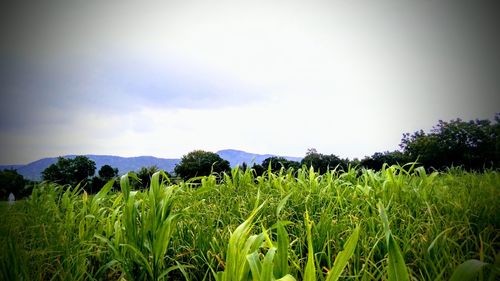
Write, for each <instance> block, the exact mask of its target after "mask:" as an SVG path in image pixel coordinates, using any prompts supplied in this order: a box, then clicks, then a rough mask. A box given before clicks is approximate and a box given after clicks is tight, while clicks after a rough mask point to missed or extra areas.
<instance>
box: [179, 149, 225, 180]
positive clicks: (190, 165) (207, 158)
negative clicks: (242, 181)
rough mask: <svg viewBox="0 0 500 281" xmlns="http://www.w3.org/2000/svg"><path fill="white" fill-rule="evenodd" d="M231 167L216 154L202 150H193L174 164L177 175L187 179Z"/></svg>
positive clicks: (223, 170)
mask: <svg viewBox="0 0 500 281" xmlns="http://www.w3.org/2000/svg"><path fill="white" fill-rule="evenodd" d="M230 169H231V167H230V165H229V162H228V161H227V160H224V159H222V158H221V157H220V156H219V155H218V154H216V153H213V152H208V151H203V150H195V151H192V152H189V153H188V154H186V155H184V156H182V158H181V161H180V162H179V164H177V165H176V166H175V169H174V171H175V173H176V174H177V176H179V177H181V178H183V179H184V180H188V179H190V178H194V177H197V176H208V175H210V173H212V172H213V173H221V172H227V171H229V170H230Z"/></svg>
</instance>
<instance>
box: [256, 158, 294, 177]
mask: <svg viewBox="0 0 500 281" xmlns="http://www.w3.org/2000/svg"><path fill="white" fill-rule="evenodd" d="M262 167H263V168H264V169H266V170H267V169H268V168H269V167H271V171H272V172H273V173H277V172H279V171H280V170H281V168H284V169H285V170H288V169H290V168H292V169H294V170H298V169H299V168H300V163H299V162H297V161H292V160H288V159H286V158H284V157H277V156H272V157H268V158H266V159H264V161H262Z"/></svg>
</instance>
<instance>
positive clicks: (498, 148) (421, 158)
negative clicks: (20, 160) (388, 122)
mask: <svg viewBox="0 0 500 281" xmlns="http://www.w3.org/2000/svg"><path fill="white" fill-rule="evenodd" d="M400 147H401V149H402V150H403V152H404V153H405V154H406V155H407V156H408V157H409V159H410V160H411V161H418V162H419V163H421V164H422V165H423V166H425V167H428V168H431V167H432V168H434V169H439V170H443V169H446V168H449V167H452V166H462V167H464V168H466V169H470V170H482V169H484V168H499V167H500V113H499V114H497V115H496V116H495V122H494V123H492V122H491V121H490V120H471V121H468V122H465V121H462V120H461V119H455V120H451V121H449V122H445V121H441V120H440V121H439V122H438V124H437V125H436V126H434V127H433V128H432V130H431V132H429V133H425V132H424V131H423V130H420V131H417V132H415V133H413V134H408V133H407V134H404V135H403V139H402V140H401V144H400Z"/></svg>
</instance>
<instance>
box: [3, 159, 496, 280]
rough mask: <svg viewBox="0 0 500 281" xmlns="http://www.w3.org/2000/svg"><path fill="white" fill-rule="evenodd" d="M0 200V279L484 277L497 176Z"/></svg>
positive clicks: (398, 174)
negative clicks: (2, 202) (1, 202)
mask: <svg viewBox="0 0 500 281" xmlns="http://www.w3.org/2000/svg"><path fill="white" fill-rule="evenodd" d="M137 180H138V179H137V177H136V176H135V175H134V174H127V175H125V176H123V177H121V180H120V191H117V192H114V191H113V190H112V186H113V184H114V181H113V180H111V181H109V182H108V183H107V184H106V185H105V186H104V187H103V188H102V189H100V191H99V192H98V193H97V194H95V195H88V194H87V193H86V192H84V191H82V189H81V188H79V187H76V188H75V187H73V188H70V187H69V186H61V185H57V184H54V183H42V184H39V185H38V186H36V188H35V189H34V191H33V194H32V196H31V197H30V198H29V199H28V200H25V201H21V202H16V203H15V204H13V205H8V204H6V203H5V204H1V205H0V212H1V213H2V216H1V219H0V220H1V221H0V279H1V280H217V281H229V280H327V281H331V280H450V279H452V280H459V279H460V280H475V279H474V278H479V280H495V278H497V277H498V274H499V266H500V264H499V263H500V254H499V249H500V240H499V239H500V231H499V230H500V215H499V214H500V205H499V204H498V194H499V188H500V187H499V184H498V183H499V182H500V173H498V172H496V171H485V172H482V173H478V172H467V171H465V170H463V169H458V168H454V169H450V170H448V171H447V172H439V173H438V172H433V173H430V174H429V173H427V172H426V170H425V169H423V168H420V167H419V168H415V166H405V167H401V166H397V165H394V166H387V165H384V166H383V167H382V169H381V170H380V171H373V170H359V169H355V168H349V169H347V170H346V171H345V172H341V171H335V170H334V171H332V170H329V171H327V172H325V173H323V172H322V174H319V173H318V172H317V171H314V170H313V169H309V168H307V167H305V166H304V167H303V168H302V169H299V170H298V171H294V170H293V169H289V170H285V169H281V170H280V171H279V172H277V173H268V172H265V173H264V174H263V175H262V176H257V177H256V176H255V175H254V173H253V171H252V170H251V169H246V170H244V171H243V170H239V169H238V168H235V169H233V170H232V171H229V172H228V173H221V174H217V175H215V174H212V175H209V176H206V177H201V178H200V184H199V185H198V187H197V188H192V185H191V183H189V182H187V183H186V182H178V183H175V184H174V183H172V182H171V181H170V178H169V177H168V175H166V174H165V173H163V172H156V173H154V174H153V175H152V177H151V178H150V184H149V188H147V189H140V190H133V189H134V185H133V184H132V183H133V182H134V181H137ZM467 278H469V279H467Z"/></svg>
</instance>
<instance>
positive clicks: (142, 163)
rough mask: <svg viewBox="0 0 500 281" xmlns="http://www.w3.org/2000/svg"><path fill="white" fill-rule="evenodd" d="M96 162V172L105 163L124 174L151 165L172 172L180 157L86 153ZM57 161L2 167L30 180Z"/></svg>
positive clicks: (40, 175) (42, 160)
mask: <svg viewBox="0 0 500 281" xmlns="http://www.w3.org/2000/svg"><path fill="white" fill-rule="evenodd" d="M75 156H76V155H66V156H63V157H64V158H73V157H75ZM85 156H87V157H88V158H89V159H90V160H92V161H94V162H95V164H96V173H97V171H99V169H100V168H101V167H102V166H104V165H106V164H107V165H110V166H111V167H113V168H118V172H119V174H124V173H126V172H129V171H137V170H139V169H140V168H141V167H149V166H153V165H156V166H157V167H158V168H159V169H162V170H165V171H167V172H172V171H173V170H174V167H175V165H176V164H177V163H179V161H180V160H179V159H165V158H157V157H153V156H139V157H120V156H111V155H85ZM56 162H57V157H52V158H43V159H40V160H37V161H34V162H31V163H29V164H26V165H4V166H0V169H2V170H3V169H10V168H14V169H16V170H17V172H18V173H19V174H21V175H23V176H24V177H25V178H27V179H30V180H41V179H42V171H43V170H45V169H46V168H47V167H49V166H50V165H52V164H54V163H56Z"/></svg>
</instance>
